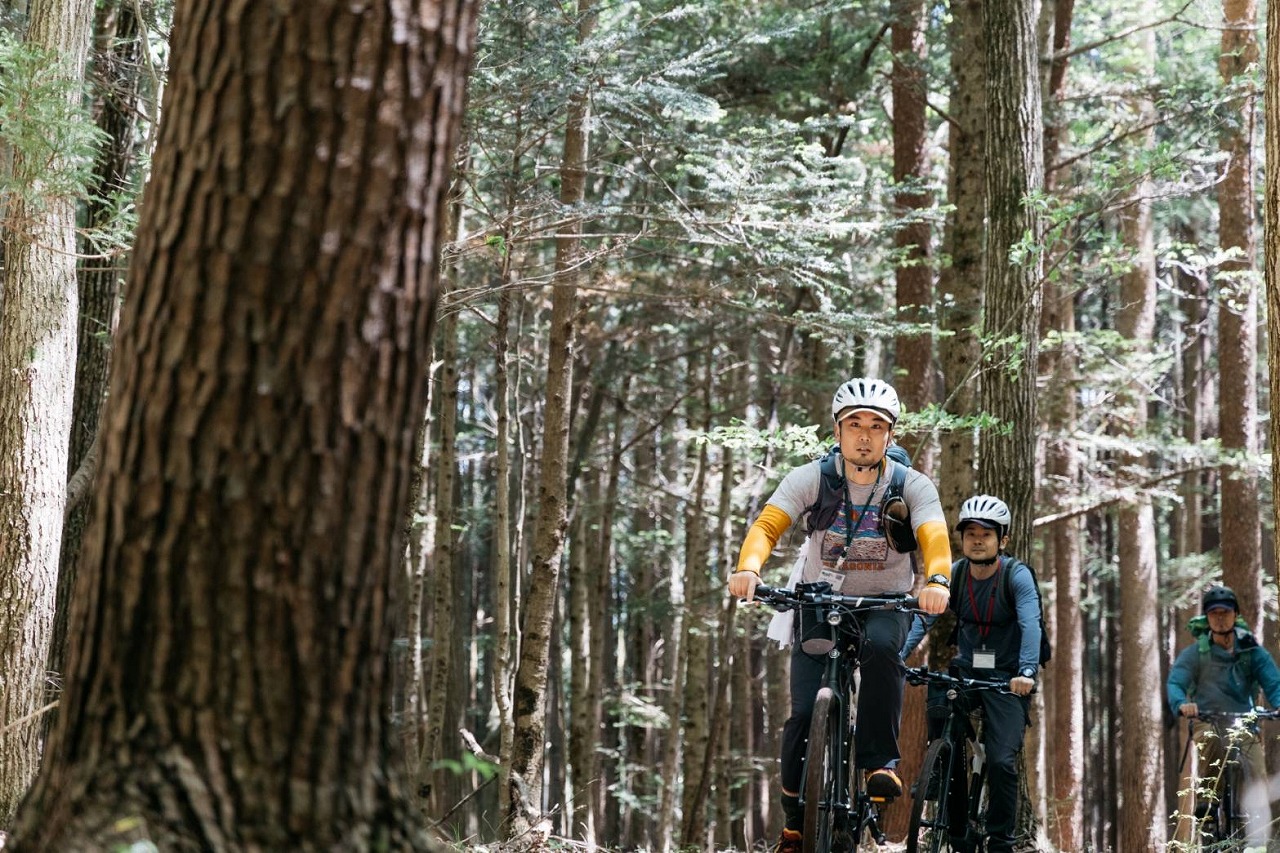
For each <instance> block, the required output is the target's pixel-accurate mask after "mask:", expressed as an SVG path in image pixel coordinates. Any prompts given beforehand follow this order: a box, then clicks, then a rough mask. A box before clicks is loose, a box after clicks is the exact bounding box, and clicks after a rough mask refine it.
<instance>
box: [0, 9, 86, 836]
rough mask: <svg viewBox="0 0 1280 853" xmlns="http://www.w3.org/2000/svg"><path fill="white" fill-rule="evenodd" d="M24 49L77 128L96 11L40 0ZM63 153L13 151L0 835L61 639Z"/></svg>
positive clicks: (73, 296) (1, 570)
mask: <svg viewBox="0 0 1280 853" xmlns="http://www.w3.org/2000/svg"><path fill="white" fill-rule="evenodd" d="M28 13H29V15H30V20H29V24H28V29H27V33H26V39H25V41H26V44H27V45H28V46H30V47H31V48H34V49H36V50H39V51H43V52H46V53H45V55H46V56H47V58H48V65H49V67H48V68H47V69H46V71H45V74H46V75H48V76H50V77H52V78H54V79H60V80H62V81H63V84H64V87H65V88H64V92H63V103H62V105H61V108H62V110H63V111H64V114H65V118H64V119H63V120H64V121H65V122H66V123H67V124H72V123H74V122H77V121H81V120H82V119H81V118H79V117H78V116H77V110H78V103H79V100H80V92H81V89H82V84H83V82H84V66H85V60H86V57H87V55H88V51H89V28H90V24H91V23H92V21H93V4H92V3H91V2H88V0H33V2H32V3H31V4H30V6H29V7H28ZM71 164H72V157H71V156H69V155H68V154H67V153H66V152H65V151H64V150H60V149H58V148H51V149H50V150H49V151H47V152H33V151H29V150H14V151H13V153H12V162H11V168H12V170H13V175H12V176H11V177H12V178H13V179H14V180H15V181H16V182H17V183H18V184H26V186H27V187H28V190H29V191H28V192H26V193H23V194H17V193H11V194H7V197H6V198H5V200H4V209H3V210H0V222H3V223H4V264H3V267H4V271H3V276H2V278H3V284H0V293H3V295H4V311H3V312H0V531H3V533H2V535H0V602H3V603H2V604H0V826H5V825H8V824H9V822H10V821H11V820H12V818H13V815H14V810H15V809H16V808H17V806H18V802H19V801H20V800H21V798H22V796H23V794H24V793H25V792H26V790H27V786H28V785H30V784H31V780H32V779H33V778H34V777H35V774H36V769H37V767H38V765H39V761H40V744H41V734H42V731H43V726H42V725H41V719H40V716H41V715H40V709H41V708H42V707H43V706H44V705H45V702H46V695H47V693H46V685H45V682H46V677H45V666H46V664H47V662H48V656H49V649H50V643H51V640H52V637H53V620H54V611H55V609H56V601H57V590H58V558H59V554H60V551H61V547H62V529H63V517H64V513H65V505H66V483H67V467H68V463H67V460H68V454H69V443H70V442H69V437H70V434H71V424H72V420H71V418H72V401H73V396H74V394H73V392H74V387H75V372H76V329H77V326H76V316H77V311H78V304H79V300H78V295H77V286H76V231H75V228H76V199H75V198H74V197H73V194H72V193H70V192H67V191H66V190H59V189H57V188H58V187H59V186H60V185H62V184H64V183H65V178H63V179H58V178H57V177H56V176H57V174H58V173H61V172H66V171H68V170H69V169H70V167H71Z"/></svg>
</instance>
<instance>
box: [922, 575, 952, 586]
mask: <svg viewBox="0 0 1280 853" xmlns="http://www.w3.org/2000/svg"><path fill="white" fill-rule="evenodd" d="M925 584H926V585H928V584H933V585H934V586H940V587H942V588H943V589H951V578H949V577H947V576H946V575H930V576H929V579H928V580H927V581H925Z"/></svg>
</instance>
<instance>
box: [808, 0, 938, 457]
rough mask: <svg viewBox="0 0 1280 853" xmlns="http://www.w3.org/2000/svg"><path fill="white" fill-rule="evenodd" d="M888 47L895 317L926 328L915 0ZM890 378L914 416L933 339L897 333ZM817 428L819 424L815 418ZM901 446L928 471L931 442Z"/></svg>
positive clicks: (921, 62)
mask: <svg viewBox="0 0 1280 853" xmlns="http://www.w3.org/2000/svg"><path fill="white" fill-rule="evenodd" d="M896 10H897V14H896V15H895V17H894V19H893V23H892V31H893V34H892V42H893V82H892V87H893V184H894V189H893V203H894V213H895V214H896V215H897V216H898V217H899V218H900V219H901V220H902V224H901V225H900V226H899V227H898V229H897V230H896V231H895V232H894V238H893V243H894V248H895V249H896V250H897V252H898V258H897V266H896V267H895V269H894V280H895V283H896V291H897V296H896V302H897V305H898V319H899V320H902V321H905V322H909V323H914V324H918V325H921V326H923V327H925V328H928V327H929V326H930V325H932V323H933V265H932V263H931V255H932V252H931V251H930V242H931V241H930V235H929V231H930V225H929V220H928V218H927V217H926V216H925V215H924V211H927V210H928V209H929V208H930V207H931V206H932V204H933V198H932V197H931V195H930V194H929V193H928V192H927V191H926V190H925V184H926V182H927V181H928V179H929V164H928V158H927V155H928V126H927V123H926V121H925V102H926V98H927V95H928V88H927V83H926V81H925V61H926V60H925V41H924V20H925V4H924V2H923V0H911V1H910V2H908V3H902V4H900V5H898V6H897V7H896ZM894 367H895V368H896V369H897V371H898V373H897V376H896V378H895V379H894V384H895V387H896V388H897V389H898V394H899V395H900V396H901V397H902V402H903V403H904V405H905V406H906V407H907V409H908V410H911V411H919V410H920V409H921V408H923V407H924V406H925V405H926V404H928V403H932V402H933V336H932V335H931V334H929V333H928V332H922V331H920V330H919V329H917V330H916V331H913V332H910V333H908V334H905V335H899V336H898V338H897V344H896V346H895V347H894ZM819 423H821V421H819ZM909 441H910V446H909V449H910V450H911V451H912V452H913V456H914V458H915V463H916V465H917V466H919V467H920V468H921V470H924V471H929V470H931V469H932V467H933V464H932V453H933V451H932V443H931V442H930V441H928V436H925V440H924V441H923V442H922V443H917V441H916V439H914V437H913V438H911V439H910V440H909Z"/></svg>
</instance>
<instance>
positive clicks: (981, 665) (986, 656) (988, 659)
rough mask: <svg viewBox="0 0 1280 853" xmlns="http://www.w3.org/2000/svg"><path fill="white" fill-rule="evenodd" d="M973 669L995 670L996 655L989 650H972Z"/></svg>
mask: <svg viewBox="0 0 1280 853" xmlns="http://www.w3.org/2000/svg"><path fill="white" fill-rule="evenodd" d="M973 668H974V669H995V668H996V653H995V652H993V651H992V650H991V649H974V650H973Z"/></svg>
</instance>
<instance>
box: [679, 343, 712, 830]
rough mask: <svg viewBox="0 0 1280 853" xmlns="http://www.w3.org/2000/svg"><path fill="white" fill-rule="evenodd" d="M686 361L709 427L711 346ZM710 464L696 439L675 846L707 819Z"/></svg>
mask: <svg viewBox="0 0 1280 853" xmlns="http://www.w3.org/2000/svg"><path fill="white" fill-rule="evenodd" d="M689 367H690V371H689V372H690V380H696V381H698V383H699V385H700V386H701V393H700V394H699V395H698V396H697V397H696V398H695V399H697V400H698V401H699V403H700V404H701V405H700V409H701V417H700V418H699V417H698V416H697V415H698V413H697V412H696V411H693V412H692V413H691V416H690V419H689V422H690V423H691V424H698V428H699V429H701V430H702V431H703V432H709V431H710V430H711V427H712V425H713V424H712V412H713V409H712V405H713V403H712V399H711V393H712V376H713V366H712V358H711V351H708V353H707V355H706V357H705V358H704V359H703V362H702V364H701V365H700V367H701V372H702V376H701V377H700V378H698V377H695V376H694V375H693V374H694V371H695V370H697V369H698V368H699V365H698V363H697V359H696V358H691V359H690V365H689ZM692 408H693V407H691V409H692ZM710 464H711V461H710V450H709V449H708V446H707V443H706V442H699V443H698V448H697V453H696V455H694V456H693V466H694V468H693V483H692V488H691V489H690V490H689V499H688V504H687V508H686V510H685V514H684V529H685V553H684V565H685V573H686V576H687V577H688V580H687V581H686V583H685V590H686V593H687V595H686V600H687V601H688V602H689V606H688V611H689V615H688V618H687V619H686V620H685V625H684V633H685V639H684V649H685V652H684V655H685V660H686V672H687V677H686V678H685V684H684V718H685V723H684V736H683V740H684V762H683V766H682V768H681V773H680V775H681V777H682V779H683V780H684V790H683V792H682V797H681V805H680V813H681V816H682V820H681V829H680V834H679V836H678V837H677V838H676V841H677V842H678V844H679V846H684V845H686V844H695V843H696V844H698V845H699V846H701V842H702V839H703V838H704V836H705V829H704V828H705V827H706V826H707V825H708V821H709V819H710V816H709V814H708V812H707V809H706V799H705V797H706V790H707V789H706V788H704V786H703V785H702V781H703V779H704V778H705V777H706V776H707V774H709V773H710V772H711V769H712V765H711V763H710V761H709V756H708V754H707V745H708V744H709V743H710V742H711V726H712V724H713V719H712V716H711V700H712V698H713V695H714V693H713V691H714V690H715V687H716V669H715V667H714V666H713V664H712V660H713V658H712V654H713V652H714V651H715V643H714V642H713V638H714V637H715V636H716V634H717V633H718V630H719V625H720V604H721V603H722V599H721V598H720V597H719V596H714V595H713V594H712V589H711V577H710V572H709V571H708V569H709V568H710V565H711V536H710V531H709V530H708V517H707V511H706V493H707V484H708V480H709V471H708V467H709V466H710Z"/></svg>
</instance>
